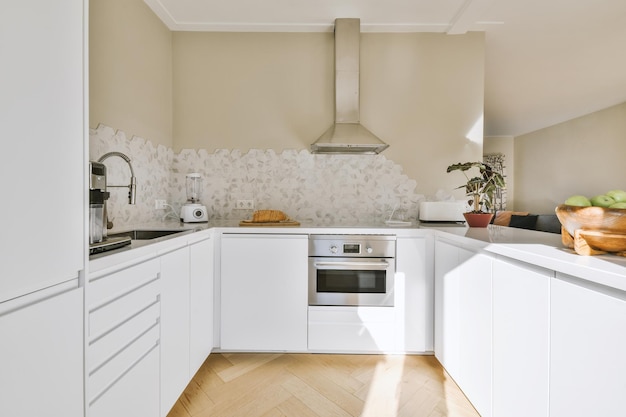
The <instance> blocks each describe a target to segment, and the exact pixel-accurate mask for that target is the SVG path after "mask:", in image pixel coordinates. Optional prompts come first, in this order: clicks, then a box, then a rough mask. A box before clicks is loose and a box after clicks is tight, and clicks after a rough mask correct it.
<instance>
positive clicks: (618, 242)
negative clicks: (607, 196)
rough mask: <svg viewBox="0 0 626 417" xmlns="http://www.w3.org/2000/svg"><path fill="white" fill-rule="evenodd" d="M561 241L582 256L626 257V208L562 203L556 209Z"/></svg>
mask: <svg viewBox="0 0 626 417" xmlns="http://www.w3.org/2000/svg"><path fill="white" fill-rule="evenodd" d="M555 212H556V216H557V217H558V218H559V221H560V222H561V226H562V233H561V237H562V241H563V244H564V245H565V246H567V247H570V248H573V249H574V250H575V251H576V253H578V254H580V255H598V254H602V253H607V252H611V253H616V254H619V255H622V256H626V209H611V208H603V207H579V206H568V205H565V204H561V205H560V206H558V207H557V208H556V209H555Z"/></svg>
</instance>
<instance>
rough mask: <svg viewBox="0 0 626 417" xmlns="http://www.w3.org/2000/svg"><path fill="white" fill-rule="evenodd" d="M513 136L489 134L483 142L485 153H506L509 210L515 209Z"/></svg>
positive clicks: (507, 205) (507, 206)
mask: <svg viewBox="0 0 626 417" xmlns="http://www.w3.org/2000/svg"><path fill="white" fill-rule="evenodd" d="M513 140H514V138H513V136H487V137H485V140H484V143H483V154H484V155H487V154H492V153H501V154H503V155H504V165H505V167H504V169H505V176H506V177H505V180H506V193H507V204H506V208H507V209H508V210H515V152H514V150H515V149H514V146H515V145H514V142H513Z"/></svg>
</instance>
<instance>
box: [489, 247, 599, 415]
mask: <svg viewBox="0 0 626 417" xmlns="http://www.w3.org/2000/svg"><path fill="white" fill-rule="evenodd" d="M553 275H554V272H553V271H550V270H547V269H542V268H539V267H537V266H534V265H529V264H525V263H521V262H517V261H514V260H511V259H506V258H499V259H497V260H496V261H495V262H494V265H493V415H494V416H496V417H501V416H503V417H528V416H533V417H547V416H548V396H549V370H550V367H549V366H550V365H549V360H550V278H551V277H552V276H553ZM589 415H592V414H589Z"/></svg>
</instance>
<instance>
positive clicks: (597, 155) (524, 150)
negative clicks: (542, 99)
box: [515, 103, 626, 213]
mask: <svg viewBox="0 0 626 417" xmlns="http://www.w3.org/2000/svg"><path fill="white" fill-rule="evenodd" d="M624 155H626V103H623V104H620V105H617V106H614V107H610V108H608V109H605V110H601V111H598V112H595V113H591V114H588V115H586V116H582V117H579V118H576V119H573V120H571V121H568V122H565V123H561V124H558V125H555V126H551V127H548V128H545V129H541V130H538V131H536V132H533V133H529V134H526V135H523V136H519V137H516V138H515V184H516V187H515V208H516V209H517V210H528V211H532V212H535V213H552V212H554V208H555V207H556V206H557V205H558V204H561V203H562V202H563V201H564V200H565V199H566V198H567V197H569V196H570V195H573V194H583V195H587V196H589V197H592V196H594V195H597V194H603V193H605V192H606V191H608V190H611V189H626V162H625V158H624Z"/></svg>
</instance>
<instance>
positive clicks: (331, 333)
mask: <svg viewBox="0 0 626 417" xmlns="http://www.w3.org/2000/svg"><path fill="white" fill-rule="evenodd" d="M308 329H309V332H308V333H309V344H308V347H309V350H311V351H318V352H346V353H350V352H361V353H374V352H394V351H397V350H398V346H397V332H396V330H397V329H396V314H395V310H394V307H340V306H337V307H331V306H311V307H309V327H308Z"/></svg>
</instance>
